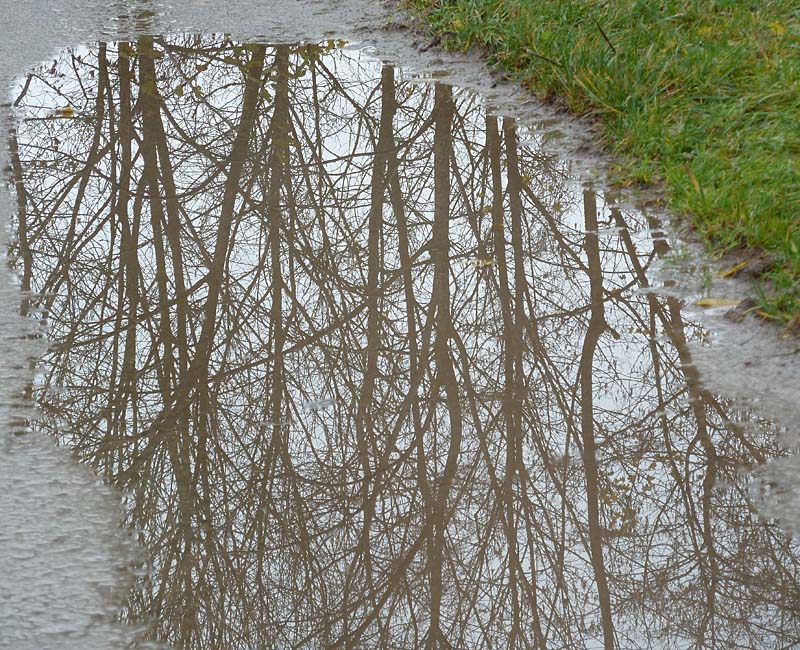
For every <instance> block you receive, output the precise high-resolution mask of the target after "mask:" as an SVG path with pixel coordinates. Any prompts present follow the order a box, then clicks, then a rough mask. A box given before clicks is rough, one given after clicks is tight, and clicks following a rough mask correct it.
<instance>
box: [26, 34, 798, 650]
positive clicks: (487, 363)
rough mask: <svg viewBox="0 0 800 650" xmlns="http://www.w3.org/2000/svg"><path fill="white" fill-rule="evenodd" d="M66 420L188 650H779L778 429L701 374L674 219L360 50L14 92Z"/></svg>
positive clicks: (60, 62)
mask: <svg viewBox="0 0 800 650" xmlns="http://www.w3.org/2000/svg"><path fill="white" fill-rule="evenodd" d="M16 105H17V109H18V111H19V117H20V121H19V124H18V129H17V131H16V132H15V133H13V134H12V135H11V142H12V146H11V150H12V154H13V165H12V167H13V174H14V177H15V179H14V180H15V181H16V183H17V185H16V186H17V189H18V193H19V196H20V201H19V213H18V215H17V218H16V221H15V224H14V227H15V229H16V240H15V242H14V244H13V245H12V255H13V256H14V260H15V261H14V265H15V268H16V270H17V272H18V274H19V277H20V278H21V283H22V287H23V289H24V291H25V292H29V293H26V295H29V298H28V299H27V300H26V302H25V304H24V305H23V312H24V313H25V314H26V315H28V316H30V317H31V318H35V319H38V320H39V321H41V323H42V324H45V325H46V327H47V336H48V337H49V340H50V342H51V345H50V350H49V352H48V354H47V355H46V357H45V358H44V360H43V363H42V371H41V374H40V375H39V376H38V378H37V379H36V381H35V383H34V385H33V386H31V391H32V394H33V395H34V397H35V399H36V400H37V401H38V403H39V405H40V408H41V417H39V418H38V419H36V420H35V421H33V422H32V423H31V426H32V427H33V428H34V429H35V430H38V431H45V432H47V433H50V434H52V435H53V436H54V437H55V438H57V439H58V440H59V441H60V442H61V443H62V444H63V445H65V446H67V447H69V448H70V449H72V450H73V451H74V453H75V454H76V455H77V456H78V457H79V458H81V459H82V460H84V461H85V462H86V463H88V464H90V465H91V466H92V467H94V468H95V470H96V472H97V473H98V474H99V475H100V476H102V477H103V478H104V479H105V480H106V481H108V483H110V484H111V485H113V486H116V487H117V488H119V490H121V491H122V492H123V494H124V495H125V501H124V507H125V519H126V524H127V525H128V526H129V527H130V528H131V529H133V530H135V531H136V535H137V537H138V541H139V543H140V544H141V546H142V547H143V548H144V549H146V552H147V553H148V555H149V564H150V570H149V571H146V572H144V573H145V574H146V575H142V576H137V577H136V578H135V581H136V584H135V585H134V587H133V588H132V589H131V591H130V592H129V595H128V596H127V597H126V599H125V601H124V605H123V607H122V610H121V614H120V618H121V619H122V620H123V621H125V622H128V623H130V624H133V625H135V626H136V627H137V629H140V630H142V638H143V639H147V640H151V641H161V642H166V643H169V644H171V645H172V646H173V647H175V648H211V647H213V648H305V647H319V648H322V647H326V648H361V647H363V648H422V647H426V648H545V647H547V648H612V647H618V648H742V647H747V648H765V649H766V648H770V649H772V648H779V647H791V646H794V645H795V644H798V643H800V618H799V617H798V615H799V614H800V608H798V602H800V587H799V585H798V560H800V553H798V547H797V544H796V542H794V541H792V540H791V538H789V537H788V536H787V535H786V534H785V533H783V532H782V531H781V529H780V528H779V526H778V525H777V524H776V522H775V521H774V520H764V519H762V518H760V517H759V516H758V514H757V513H756V511H755V506H754V500H755V499H756V497H757V495H756V493H755V490H754V487H753V486H754V480H753V478H752V477H751V476H750V474H749V473H748V472H746V471H743V470H747V469H750V468H753V467H756V466H758V465H760V464H762V463H764V462H765V461H766V460H768V459H772V458H776V457H781V456H786V455H787V452H784V451H782V449H781V446H780V445H779V443H778V441H777V439H776V431H775V430H774V427H771V426H770V425H768V424H765V423H762V422H759V421H757V419H756V418H755V416H754V415H752V414H750V413H748V412H746V411H744V410H742V409H741V408H739V406H737V404H736V403H733V402H729V401H726V400H724V399H722V398H720V397H719V396H717V395H714V394H711V393H710V392H708V391H707V390H706V389H705V388H704V387H703V386H702V384H701V383H700V381H699V378H698V375H697V371H696V370H695V367H694V365H693V362H692V358H691V356H690V352H689V349H688V347H687V342H690V341H698V340H702V338H703V337H704V333H703V331H702V329H701V328H700V327H699V326H698V325H697V324H694V323H692V322H687V321H686V320H684V318H683V316H682V314H681V301H680V299H679V298H677V297H672V296H670V295H669V293H665V294H661V293H659V292H658V291H653V290H652V289H653V287H651V283H652V282H653V280H651V279H650V276H649V275H648V272H649V270H650V268H651V267H652V265H653V264H654V263H656V262H657V261H659V260H664V259H667V258H668V257H669V255H670V247H669V243H668V240H667V239H666V238H665V237H664V236H663V235H661V234H660V233H659V225H658V221H657V220H656V219H655V218H653V217H649V216H648V215H646V214H642V213H640V212H636V211H632V210H631V209H629V208H627V207H624V205H623V204H621V203H620V202H619V201H618V200H617V199H616V198H615V196H614V195H613V194H611V193H608V192H603V191H600V190H598V189H597V188H590V187H586V186H583V185H581V184H580V183H579V182H578V181H577V179H576V178H575V174H574V173H573V172H572V171H571V166H570V163H569V162H568V161H564V160H560V159H559V157H558V152H557V149H554V148H553V147H554V146H555V147H557V142H556V144H555V145H554V144H553V143H552V142H547V144H545V143H546V141H547V138H546V135H547V134H546V133H545V132H540V131H537V130H536V129H535V128H529V127H526V126H525V125H523V124H519V123H517V122H516V121H515V120H513V119H510V118H503V117H497V116H495V115H487V114H486V112H485V111H484V108H483V102H482V100H481V98H480V97H479V96H476V95H474V94H472V93H471V92H467V91H464V90H460V89H458V88H454V87H451V86H448V85H446V84H442V83H428V82H425V83H423V82H420V81H418V80H415V79H413V77H410V76H407V75H404V74H403V72H402V71H400V70H397V69H394V68H392V67H388V66H381V64H380V63H379V62H376V61H375V60H374V59H372V58H370V57H369V56H367V55H366V54H364V53H361V52H359V51H357V50H354V49H348V48H347V47H346V46H345V44H344V43H342V42H339V41H336V42H334V41H329V42H326V43H319V44H305V45H291V46H290V45H280V46H270V45H254V44H242V43H237V42H234V41H232V40H230V38H228V37H226V36H180V37H169V38H155V39H151V38H140V39H139V40H138V41H136V42H130V43H109V44H107V45H100V46H95V47H79V48H73V49H70V50H65V51H62V52H61V53H60V54H59V55H58V56H57V57H56V58H55V59H54V60H53V61H51V62H48V63H47V64H44V65H43V66H41V67H40V68H38V69H37V70H36V72H35V73H34V74H32V75H31V76H29V77H28V78H27V79H24V80H22V81H21V82H20V84H19V86H18V88H17V89H16Z"/></svg>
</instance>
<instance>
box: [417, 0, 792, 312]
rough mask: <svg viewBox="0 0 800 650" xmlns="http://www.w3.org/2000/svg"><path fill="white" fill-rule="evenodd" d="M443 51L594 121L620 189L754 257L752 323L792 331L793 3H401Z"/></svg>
mask: <svg viewBox="0 0 800 650" xmlns="http://www.w3.org/2000/svg"><path fill="white" fill-rule="evenodd" d="M404 2H405V4H406V5H407V6H409V7H410V8H411V9H412V10H413V11H415V12H416V13H417V15H419V16H421V17H423V18H424V19H425V22H426V23H427V24H428V25H429V26H430V27H431V29H432V30H433V31H434V32H436V33H438V34H439V35H441V36H442V38H443V40H442V43H443V45H444V46H445V47H447V48H450V49H459V50H467V49H469V48H471V47H473V46H479V47H482V48H485V50H486V51H487V53H488V56H489V58H490V60H491V62H492V63H494V64H496V65H498V66H499V67H501V68H503V69H505V70H506V71H507V72H509V73H511V75H512V76H513V77H514V78H515V79H517V80H519V81H520V82H521V83H522V84H523V85H525V86H526V87H528V88H529V89H530V90H532V91H533V92H535V93H536V94H537V95H539V96H540V97H543V98H546V99H556V98H557V99H558V101H563V102H565V103H566V104H567V106H568V107H569V108H570V109H571V110H573V111H575V112H577V113H579V114H584V115H591V116H594V117H596V118H597V119H598V120H599V122H600V123H601V124H602V127H603V134H604V139H605V142H606V143H607V145H608V147H609V149H610V150H611V151H612V153H614V154H615V155H616V156H617V159H618V160H619V161H620V162H619V164H618V168H617V170H616V171H617V178H618V179H619V180H620V182H622V183H624V184H634V183H635V184H649V183H660V184H663V186H664V187H665V188H666V194H667V196H668V201H669V207H670V208H671V209H672V210H673V211H676V212H678V213H682V214H686V215H688V216H689V218H690V220H691V222H692V224H693V225H694V227H695V229H696V230H697V232H698V233H699V234H700V235H701V237H702V238H703V239H704V240H705V241H706V242H707V243H708V245H709V248H710V250H711V251H712V253H713V254H715V255H719V256H721V255H723V254H724V253H726V252H729V251H734V250H738V249H742V248H744V249H749V250H750V251H753V250H756V251H766V252H767V253H768V254H769V256H770V258H771V259H772V260H774V263H772V264H771V265H770V267H769V269H768V270H767V271H766V272H763V273H762V274H761V276H760V278H759V287H758V293H759V295H760V296H761V300H762V302H763V313H764V314H765V315H767V316H768V317H770V318H774V319H776V320H781V321H784V322H788V321H793V322H794V323H795V324H797V323H800V8H798V5H797V1H796V0H775V1H769V0H766V1H757V2H743V1H741V0H662V1H661V2H658V1H656V0H605V1H598V0H404Z"/></svg>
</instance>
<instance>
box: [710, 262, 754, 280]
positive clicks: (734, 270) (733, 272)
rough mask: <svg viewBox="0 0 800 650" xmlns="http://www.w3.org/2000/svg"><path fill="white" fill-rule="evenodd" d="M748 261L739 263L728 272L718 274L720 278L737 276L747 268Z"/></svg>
mask: <svg viewBox="0 0 800 650" xmlns="http://www.w3.org/2000/svg"><path fill="white" fill-rule="evenodd" d="M748 263H749V262H748V261H747V260H745V261H744V262H739V263H738V264H736V265H734V266H732V267H731V268H729V269H727V270H726V271H720V272H719V273H718V274H717V277H718V278H730V277H733V276H734V275H736V274H737V273H738V272H739V271H741V270H742V269H743V268H744V267H745V266H747V265H748Z"/></svg>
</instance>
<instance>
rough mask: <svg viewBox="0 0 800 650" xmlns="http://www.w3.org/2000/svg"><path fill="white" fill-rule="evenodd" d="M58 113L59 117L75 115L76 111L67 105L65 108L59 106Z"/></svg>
mask: <svg viewBox="0 0 800 650" xmlns="http://www.w3.org/2000/svg"><path fill="white" fill-rule="evenodd" d="M56 115H58V116H59V117H74V116H75V111H74V110H72V107H71V106H65V107H64V108H57V109H56Z"/></svg>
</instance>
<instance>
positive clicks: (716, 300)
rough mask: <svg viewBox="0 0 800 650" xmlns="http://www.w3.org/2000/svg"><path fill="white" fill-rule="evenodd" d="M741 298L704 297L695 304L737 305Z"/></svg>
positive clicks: (707, 306)
mask: <svg viewBox="0 0 800 650" xmlns="http://www.w3.org/2000/svg"><path fill="white" fill-rule="evenodd" d="M739 302H740V301H739V300H730V299H729V298H702V299H700V300H698V301H697V302H695V303H694V304H695V305H697V306H698V307H705V308H709V307H736V306H737V305H738V304H739Z"/></svg>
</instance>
